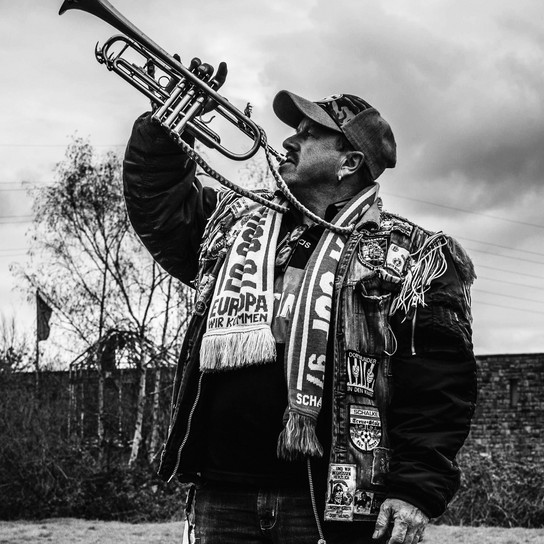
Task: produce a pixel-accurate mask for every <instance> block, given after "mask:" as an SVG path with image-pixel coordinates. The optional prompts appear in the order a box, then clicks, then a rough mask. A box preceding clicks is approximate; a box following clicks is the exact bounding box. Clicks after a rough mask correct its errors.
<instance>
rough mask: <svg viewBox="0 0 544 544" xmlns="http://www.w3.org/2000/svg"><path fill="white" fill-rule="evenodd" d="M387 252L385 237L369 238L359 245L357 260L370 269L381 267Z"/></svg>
mask: <svg viewBox="0 0 544 544" xmlns="http://www.w3.org/2000/svg"><path fill="white" fill-rule="evenodd" d="M386 251H387V237H385V236H383V237H379V238H369V239H366V240H363V241H362V242H361V243H360V244H359V251H358V252H357V256H358V257H359V260H360V261H361V262H362V263H363V264H364V265H367V266H370V267H371V268H374V267H380V266H383V264H384V262H385V253H386Z"/></svg>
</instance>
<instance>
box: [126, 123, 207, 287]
mask: <svg viewBox="0 0 544 544" xmlns="http://www.w3.org/2000/svg"><path fill="white" fill-rule="evenodd" d="M186 141H187V143H189V144H191V145H192V143H193V141H192V139H190V137H186ZM195 170H196V167H195V164H194V162H193V161H192V160H191V159H189V158H188V157H187V156H186V155H185V154H184V153H183V152H182V151H181V148H180V147H179V146H178V145H176V144H175V143H174V142H173V141H172V140H171V138H170V137H169V136H168V135H167V134H166V133H165V131H164V130H163V129H162V128H161V127H160V126H158V125H156V124H155V123H153V122H152V121H151V117H150V114H149V113H146V114H143V115H142V116H140V117H139V118H138V119H137V120H136V122H135V124H134V128H133V131H132V135H131V137H130V140H129V143H128V146H127V149H126V152H125V158H124V162H123V186H124V194H125V202H126V206H127V211H128V215H129V218H130V221H131V223H132V226H133V227H134V230H135V231H136V233H137V234H138V236H139V238H140V239H141V241H142V243H143V244H144V246H145V247H146V248H147V250H148V251H149V252H150V253H151V255H152V256H153V258H154V259H155V260H156V261H157V262H158V263H159V264H160V265H161V266H162V267H163V268H164V269H165V270H166V271H167V272H169V273H170V274H171V275H172V276H174V277H176V278H178V279H180V280H181V281H183V282H184V283H187V284H188V283H190V282H191V281H192V280H193V279H194V278H195V276H196V274H197V269H198V266H197V265H198V249H199V246H200V241H201V238H202V233H203V232H204V227H205V224H206V220H207V218H208V217H209V216H210V214H211V213H212V211H213V209H214V207H215V204H216V193H215V190H214V189H212V188H209V187H202V185H201V184H200V182H199V181H198V179H197V178H196V176H195Z"/></svg>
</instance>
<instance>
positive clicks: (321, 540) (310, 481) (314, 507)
mask: <svg viewBox="0 0 544 544" xmlns="http://www.w3.org/2000/svg"><path fill="white" fill-rule="evenodd" d="M306 463H307V466H308V484H309V486H310V499H311V501H312V510H313V511H314V517H315V524H316V525H317V532H318V533H319V540H318V541H317V544H327V541H326V540H325V537H324V535H323V528H322V527H321V521H320V520H319V514H318V512H317V504H316V502H315V492H314V479H313V477H312V466H311V461H310V458H309V457H308V459H307V460H306Z"/></svg>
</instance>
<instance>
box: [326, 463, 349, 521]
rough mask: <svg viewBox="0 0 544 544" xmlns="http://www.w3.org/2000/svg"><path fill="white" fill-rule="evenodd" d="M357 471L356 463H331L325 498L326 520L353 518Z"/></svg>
mask: <svg viewBox="0 0 544 544" xmlns="http://www.w3.org/2000/svg"><path fill="white" fill-rule="evenodd" d="M356 473H357V468H356V466H355V465H351V464H344V463H337V464H334V463H333V464H331V465H330V467H329V483H328V488H327V497H326V499H325V520H326V521H352V520H353V506H354V497H355V477H356Z"/></svg>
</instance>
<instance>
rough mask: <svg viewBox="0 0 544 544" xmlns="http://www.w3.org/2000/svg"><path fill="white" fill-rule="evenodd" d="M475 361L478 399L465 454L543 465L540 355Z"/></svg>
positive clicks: (543, 375)
mask: <svg viewBox="0 0 544 544" xmlns="http://www.w3.org/2000/svg"><path fill="white" fill-rule="evenodd" d="M477 361H478V386H479V387H478V391H479V398H478V405H477V408H476V413H475V417H474V420H473V426H472V430H471V432H470V436H469V439H468V441H467V443H466V445H465V448H466V449H475V450H477V451H481V452H486V453H507V454H512V455H516V456H518V457H519V459H520V460H527V461H529V460H531V461H538V460H544V440H543V438H542V435H543V430H544V354H542V353H539V354H518V355H486V356H480V357H477Z"/></svg>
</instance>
